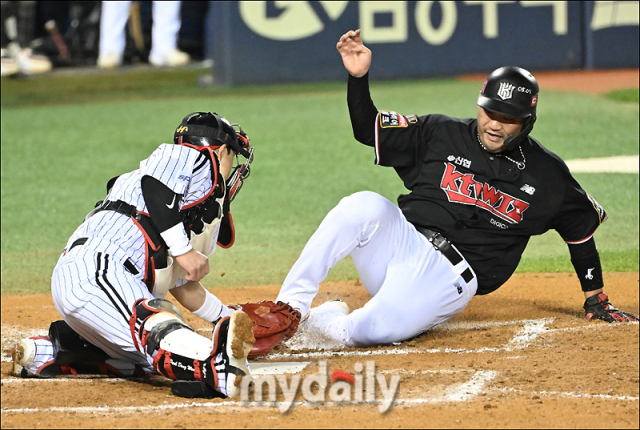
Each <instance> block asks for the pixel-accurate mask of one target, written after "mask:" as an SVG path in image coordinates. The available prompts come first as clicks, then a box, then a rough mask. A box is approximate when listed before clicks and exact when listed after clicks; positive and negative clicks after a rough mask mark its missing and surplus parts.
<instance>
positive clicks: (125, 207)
mask: <svg viewBox="0 0 640 430" xmlns="http://www.w3.org/2000/svg"><path fill="white" fill-rule="evenodd" d="M96 209H97V210H96V212H100V211H115V212H118V213H121V214H123V215H128V216H130V217H131V218H134V219H135V220H137V221H140V216H141V215H140V212H138V209H136V207H135V206H133V205H130V204H129V203H125V202H123V201H122V200H115V201H113V200H110V201H108V202H101V203H100V204H98V205H97V206H96Z"/></svg>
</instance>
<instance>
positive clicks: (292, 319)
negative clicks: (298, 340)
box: [229, 300, 301, 358]
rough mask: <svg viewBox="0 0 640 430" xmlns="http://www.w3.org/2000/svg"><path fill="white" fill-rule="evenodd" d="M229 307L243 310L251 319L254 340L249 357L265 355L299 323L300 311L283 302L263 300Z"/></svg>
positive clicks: (290, 334) (293, 331)
mask: <svg viewBox="0 0 640 430" xmlns="http://www.w3.org/2000/svg"><path fill="white" fill-rule="evenodd" d="M229 307H230V308H233V309H238V310H241V311H243V312H244V313H246V314H247V315H249V318H251V321H253V335H254V336H255V338H256V342H255V343H254V344H253V348H251V351H250V352H249V358H256V357H262V356H265V355H267V354H268V353H269V351H271V350H272V349H273V348H274V347H275V346H276V345H277V344H278V343H280V342H281V341H282V340H284V339H285V338H287V339H288V338H290V337H291V336H293V335H294V334H295V333H296V330H298V324H299V323H300V317H301V315H300V312H298V311H297V310H296V309H294V308H292V307H291V306H289V305H288V304H286V303H283V302H277V303H274V302H271V301H268V300H263V301H261V302H258V303H244V304H241V305H234V306H229Z"/></svg>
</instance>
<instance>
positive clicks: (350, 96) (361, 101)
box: [347, 73, 378, 146]
mask: <svg viewBox="0 0 640 430" xmlns="http://www.w3.org/2000/svg"><path fill="white" fill-rule="evenodd" d="M347 104H348V106H349V116H350V118H351V127H352V128H353V136H354V137H355V138H356V140H357V141H358V142H360V143H363V144H365V145H367V146H374V144H375V122H376V116H377V115H378V110H377V109H376V106H375V105H374V104H373V100H371V94H370V93H369V73H367V74H366V75H364V76H362V77H361V78H356V77H355V76H352V75H349V82H348V84H347Z"/></svg>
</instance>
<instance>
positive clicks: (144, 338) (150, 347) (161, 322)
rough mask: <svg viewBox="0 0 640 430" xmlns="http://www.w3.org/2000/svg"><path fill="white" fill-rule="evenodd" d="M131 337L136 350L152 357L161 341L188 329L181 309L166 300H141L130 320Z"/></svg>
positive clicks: (137, 303)
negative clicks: (175, 332)
mask: <svg viewBox="0 0 640 430" xmlns="http://www.w3.org/2000/svg"><path fill="white" fill-rule="evenodd" d="M129 324H130V328H131V337H132V338H133V341H134V344H135V345H136V348H137V349H138V350H139V351H141V352H145V350H146V353H147V354H149V355H152V354H153V353H154V352H155V351H156V350H158V348H159V346H160V341H161V340H162V339H163V338H164V337H166V336H167V335H168V334H169V333H171V332H173V331H176V330H179V329H187V330H189V331H193V330H192V329H191V327H189V326H188V325H187V324H186V323H185V322H184V317H183V316H182V312H180V309H178V307H177V306H176V305H174V304H173V303H171V302H170V301H168V300H165V299H139V300H137V301H136V303H135V304H134V305H133V314H132V315H131V319H130V320H129Z"/></svg>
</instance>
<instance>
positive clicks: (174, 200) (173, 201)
mask: <svg viewBox="0 0 640 430" xmlns="http://www.w3.org/2000/svg"><path fill="white" fill-rule="evenodd" d="M175 203H176V195H175V194H174V195H173V200H171V204H170V205H166V206H167V207H168V208H169V209H173V205H175Z"/></svg>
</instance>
